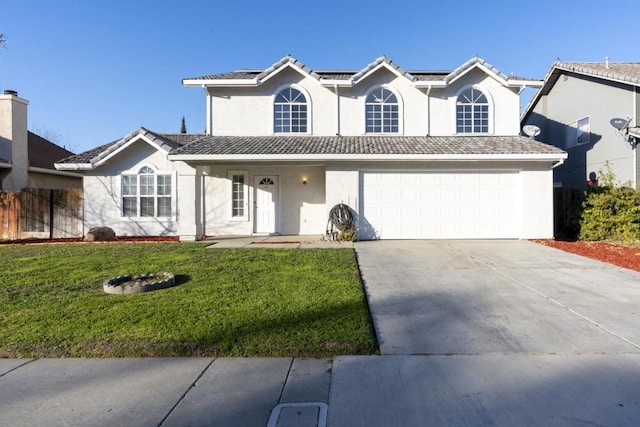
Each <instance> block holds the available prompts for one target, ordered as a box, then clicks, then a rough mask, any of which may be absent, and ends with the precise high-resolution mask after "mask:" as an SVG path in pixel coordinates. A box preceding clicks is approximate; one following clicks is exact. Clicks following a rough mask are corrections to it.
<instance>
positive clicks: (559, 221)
mask: <svg viewBox="0 0 640 427" xmlns="http://www.w3.org/2000/svg"><path fill="white" fill-rule="evenodd" d="M584 197H585V196H584V190H581V189H578V188H567V187H562V188H559V187H556V188H554V189H553V210H554V215H553V216H554V218H553V220H554V225H555V230H554V232H555V237H556V238H557V239H575V238H577V237H578V232H579V231H580V225H579V218H578V216H579V215H580V207H581V206H582V202H583V201H584Z"/></svg>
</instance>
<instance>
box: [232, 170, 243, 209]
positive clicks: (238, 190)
mask: <svg viewBox="0 0 640 427" xmlns="http://www.w3.org/2000/svg"><path fill="white" fill-rule="evenodd" d="M231 193H232V195H231V200H232V205H231V216H232V217H234V218H237V217H243V216H244V201H245V194H244V193H245V192H244V175H233V177H232V183H231Z"/></svg>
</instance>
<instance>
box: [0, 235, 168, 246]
mask: <svg viewBox="0 0 640 427" xmlns="http://www.w3.org/2000/svg"><path fill="white" fill-rule="evenodd" d="M178 241H180V238H179V237H178V236H120V237H117V238H116V242H178ZM81 242H84V243H109V242H85V241H84V239H83V238H82V237H77V238H69V239H18V240H0V245H28V244H43V243H81Z"/></svg>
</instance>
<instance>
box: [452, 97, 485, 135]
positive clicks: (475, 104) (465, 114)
mask: <svg viewBox="0 0 640 427" xmlns="http://www.w3.org/2000/svg"><path fill="white" fill-rule="evenodd" d="M456 132H457V133H489V101H487V97H486V95H485V94H484V93H482V91H481V90H480V89H476V88H469V89H467V90H465V91H464V92H462V93H461V94H460V95H458V100H457V102H456Z"/></svg>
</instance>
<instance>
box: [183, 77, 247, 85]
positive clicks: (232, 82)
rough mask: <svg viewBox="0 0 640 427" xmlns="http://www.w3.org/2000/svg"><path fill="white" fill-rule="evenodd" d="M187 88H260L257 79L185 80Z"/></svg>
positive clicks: (184, 83)
mask: <svg viewBox="0 0 640 427" xmlns="http://www.w3.org/2000/svg"><path fill="white" fill-rule="evenodd" d="M182 85H183V86H185V87H233V86H258V85H259V83H258V80H256V79H225V80H221V79H199V80H183V81H182Z"/></svg>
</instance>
